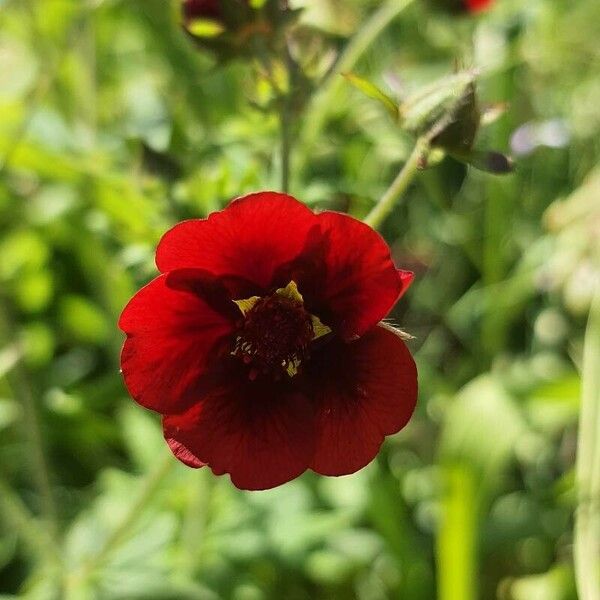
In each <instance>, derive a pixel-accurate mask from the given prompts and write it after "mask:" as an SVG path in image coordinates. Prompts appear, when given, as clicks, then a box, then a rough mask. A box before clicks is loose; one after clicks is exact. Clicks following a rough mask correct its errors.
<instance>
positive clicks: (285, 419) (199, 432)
mask: <svg viewBox="0 0 600 600" xmlns="http://www.w3.org/2000/svg"><path fill="white" fill-rule="evenodd" d="M163 426H164V429H165V437H166V438H167V439H169V440H171V441H170V442H169V443H170V445H171V448H173V442H174V441H175V442H177V443H179V444H180V445H181V446H182V447H184V448H185V449H186V450H187V451H188V452H189V453H190V455H191V456H193V457H194V458H195V459H196V460H197V461H199V462H201V463H206V464H207V465H208V466H210V468H211V469H212V470H213V472H214V473H215V474H216V475H222V474H223V473H229V474H230V476H231V481H232V482H233V483H234V485H236V486H237V487H238V488H240V489H245V490H263V489H269V488H272V487H275V486H277V485H281V484H282V483H286V482H287V481H290V480H292V479H294V478H295V477H298V475H300V474H301V473H303V472H304V471H305V470H306V469H307V468H308V465H309V463H310V460H311V458H312V455H313V447H314V435H313V431H314V428H313V409H312V406H311V403H310V401H309V400H308V399H307V398H306V397H305V396H303V395H302V394H301V393H300V392H298V391H295V390H293V389H292V388H291V387H290V386H289V385H288V384H287V383H283V384H276V383H268V382H266V381H265V382H261V381H258V380H257V381H255V382H251V381H249V380H248V379H247V378H246V379H244V376H243V375H242V374H241V373H240V372H237V373H232V372H229V373H228V374H227V376H224V377H223V378H222V380H221V382H220V383H219V384H217V385H215V387H214V388H213V389H212V390H209V391H207V393H206V394H205V395H203V397H202V398H201V400H200V401H199V402H198V403H197V404H196V405H195V406H194V407H192V408H191V409H190V410H188V411H187V412H185V413H183V414H181V415H176V416H174V415H172V416H168V417H165V418H164V420H163ZM175 454H176V456H177V457H178V458H179V459H180V460H183V462H186V464H189V456H182V454H181V453H178V452H175Z"/></svg>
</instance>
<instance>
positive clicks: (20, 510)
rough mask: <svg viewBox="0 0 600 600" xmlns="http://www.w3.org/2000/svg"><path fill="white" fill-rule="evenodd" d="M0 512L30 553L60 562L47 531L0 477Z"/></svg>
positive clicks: (53, 561) (55, 562)
mask: <svg viewBox="0 0 600 600" xmlns="http://www.w3.org/2000/svg"><path fill="white" fill-rule="evenodd" d="M0 513H1V514H2V516H3V518H4V520H5V522H6V524H7V525H8V526H9V527H11V528H13V529H14V530H15V531H16V532H18V533H19V535H20V536H21V537H22V539H23V541H24V542H25V544H26V545H27V546H28V547H29V550H30V552H31V554H32V555H34V556H39V557H40V558H41V559H46V560H47V561H48V562H49V563H52V564H55V565H59V564H60V556H59V555H58V553H57V547H56V544H55V543H54V540H53V539H52V537H51V536H50V535H49V534H48V531H47V530H46V529H45V528H44V527H41V525H40V524H39V523H37V521H36V519H35V517H34V516H33V515H32V514H31V512H29V510H28V509H27V507H26V506H25V505H24V504H23V501H22V500H21V498H19V496H18V495H17V494H15V493H14V491H13V490H12V489H11V487H10V486H9V485H8V484H7V483H6V482H5V481H4V480H3V479H0Z"/></svg>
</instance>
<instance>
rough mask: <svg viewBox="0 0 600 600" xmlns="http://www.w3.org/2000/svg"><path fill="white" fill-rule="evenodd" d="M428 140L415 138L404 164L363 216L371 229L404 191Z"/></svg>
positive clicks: (375, 227)
mask: <svg viewBox="0 0 600 600" xmlns="http://www.w3.org/2000/svg"><path fill="white" fill-rule="evenodd" d="M428 148H429V142H428V141H427V140H426V139H425V138H420V139H418V140H417V143H416V144H415V147H414V149H413V151H412V153H411V155H410V156H409V157H408V160H407V161H406V162H405V163H404V166H403V167H402V169H401V170H400V172H399V173H398V175H397V176H396V179H394V181H393V182H392V184H391V185H390V187H389V188H388V189H387V191H386V192H385V194H384V195H383V196H382V197H381V199H380V200H379V202H378V203H377V204H376V205H375V206H374V207H373V208H372V210H371V212H370V213H369V214H368V215H367V216H366V217H365V219H364V222H365V223H366V224H367V225H370V226H371V227H372V228H373V229H378V228H379V227H380V226H381V225H382V223H383V222H384V221H385V219H386V218H387V217H388V216H389V214H390V213H391V212H392V210H393V209H394V207H395V206H396V203H397V202H398V200H399V199H400V197H401V196H402V195H403V194H404V192H406V190H407V189H408V187H409V186H410V184H411V183H412V181H413V179H414V178H415V175H416V174H417V172H418V170H419V164H420V162H421V159H422V157H423V156H424V155H425V154H426V153H427V150H428Z"/></svg>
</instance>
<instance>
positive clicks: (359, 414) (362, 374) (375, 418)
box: [306, 326, 417, 475]
mask: <svg viewBox="0 0 600 600" xmlns="http://www.w3.org/2000/svg"><path fill="white" fill-rule="evenodd" d="M306 377H307V378H310V379H311V380H312V381H311V382H310V385H311V388H312V389H313V398H314V402H315V407H316V411H317V415H316V446H315V455H314V460H313V462H312V464H311V468H312V469H313V470H314V471H316V472H317V473H321V474H322V475H346V474H348V473H354V472H355V471H358V470H359V469H361V468H362V467H364V466H365V465H367V464H368V463H369V462H371V461H372V460H373V458H375V456H376V455H377V452H378V451H379V448H380V446H381V444H382V442H383V439H384V437H385V436H386V435H391V434H393V433H396V432H398V431H400V429H402V428H403V427H404V426H405V425H406V424H407V423H408V421H409V419H410V417H411V415H412V413H413V411H414V408H415V405H416V401H417V371H416V367H415V363H414V361H413V359H412V357H411V355H410V352H409V351H408V349H407V347H406V346H405V344H404V342H403V341H402V339H401V338H400V336H399V335H398V334H397V333H396V332H395V331H394V330H393V329H392V328H390V327H387V326H378V327H375V328H374V329H372V330H371V331H369V332H368V333H366V334H365V335H364V336H363V337H362V338H360V339H359V340H357V341H355V342H352V343H350V344H345V343H343V342H341V341H335V340H334V341H331V342H330V343H329V344H328V345H325V346H323V347H322V348H321V349H320V350H319V351H317V353H316V354H315V356H314V357H313V360H312V361H311V362H310V363H309V366H308V368H307V372H306Z"/></svg>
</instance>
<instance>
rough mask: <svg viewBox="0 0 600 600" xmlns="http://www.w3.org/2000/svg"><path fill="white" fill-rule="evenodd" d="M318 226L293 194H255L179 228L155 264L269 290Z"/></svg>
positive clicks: (165, 238)
mask: <svg viewBox="0 0 600 600" xmlns="http://www.w3.org/2000/svg"><path fill="white" fill-rule="evenodd" d="M316 227H317V220H316V217H315V215H314V213H313V212H312V211H311V210H310V209H308V208H307V207H306V206H304V205H303V204H302V203H300V202H298V201H297V200H295V199H294V198H292V197H291V196H287V195H285V194H279V193H275V192H260V193H257V194H251V195H249V196H245V197H243V198H240V199H238V200H234V201H233V202H232V203H231V204H230V205H229V206H228V207H227V208H225V209H224V210H222V211H220V212H216V213H213V214H212V215H210V216H209V217H208V219H197V220H192V221H184V222H183V223H180V224H179V225H176V226H175V227H174V228H173V229H171V230H170V231H168V232H167V233H166V234H165V235H164V236H163V238H162V240H161V241H160V244H159V246H158V249H157V251H156V265H157V266H158V268H159V270H160V271H162V272H163V273H164V272H166V271H171V270H173V269H182V268H195V269H205V270H207V271H209V272H211V273H213V274H215V275H230V276H237V277H241V278H243V279H246V280H248V281H251V282H252V283H254V284H256V285H258V286H260V287H262V288H263V289H268V288H270V287H271V286H272V285H273V275H274V273H275V271H276V270H277V269H278V268H279V267H280V266H281V265H282V264H284V263H286V262H289V261H291V260H292V259H293V258H295V257H296V256H297V255H298V254H299V253H300V252H301V250H302V249H303V247H304V244H305V241H306V238H307V236H308V234H309V232H310V230H311V229H312V228H316ZM286 283H288V282H286ZM284 285H285V284H284Z"/></svg>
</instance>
